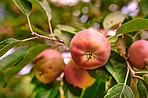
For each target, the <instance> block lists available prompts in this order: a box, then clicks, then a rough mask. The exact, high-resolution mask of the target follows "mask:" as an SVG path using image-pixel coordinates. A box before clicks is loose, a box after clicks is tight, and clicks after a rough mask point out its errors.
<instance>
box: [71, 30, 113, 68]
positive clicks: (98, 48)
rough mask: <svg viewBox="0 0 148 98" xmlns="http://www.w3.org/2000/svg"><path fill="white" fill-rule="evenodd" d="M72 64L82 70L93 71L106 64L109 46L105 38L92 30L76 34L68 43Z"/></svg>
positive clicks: (109, 50)
mask: <svg viewBox="0 0 148 98" xmlns="http://www.w3.org/2000/svg"><path fill="white" fill-rule="evenodd" d="M70 51H71V56H72V59H73V60H74V62H75V63H76V64H77V65H78V66H79V67H81V68H84V69H95V68H98V67H101V66H103V65H104V64H106V63H107V61H108V59H109V56H110V52H111V46H110V43H109V41H108V40H107V38H106V37H105V36H104V35H102V34H101V33H99V32H97V31H95V30H93V29H85V30H82V31H80V32H78V33H77V34H76V35H75V36H74V37H73V39H72V40H71V43H70Z"/></svg>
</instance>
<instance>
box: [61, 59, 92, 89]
mask: <svg viewBox="0 0 148 98" xmlns="http://www.w3.org/2000/svg"><path fill="white" fill-rule="evenodd" d="M64 74H65V79H66V81H67V82H68V83H70V84H73V85H74V86H77V87H80V88H87V87H89V86H91V85H92V84H93V83H94V82H95V79H94V78H93V77H91V76H90V75H89V73H88V71H87V70H86V69H81V68H79V67H78V66H77V65H76V64H75V63H74V61H73V60H72V59H71V60H70V61H69V62H68V63H67V64H66V67H65V70H64Z"/></svg>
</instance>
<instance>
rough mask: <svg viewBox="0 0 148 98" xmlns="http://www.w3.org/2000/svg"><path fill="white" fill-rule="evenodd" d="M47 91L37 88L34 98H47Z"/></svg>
mask: <svg viewBox="0 0 148 98" xmlns="http://www.w3.org/2000/svg"><path fill="white" fill-rule="evenodd" d="M48 95H49V91H48V90H46V89H44V88H39V89H38V90H37V92H36V95H35V98H47V97H48Z"/></svg>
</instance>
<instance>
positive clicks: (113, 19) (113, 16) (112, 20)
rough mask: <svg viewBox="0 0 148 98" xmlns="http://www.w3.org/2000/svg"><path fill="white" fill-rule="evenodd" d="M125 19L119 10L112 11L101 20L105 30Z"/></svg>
mask: <svg viewBox="0 0 148 98" xmlns="http://www.w3.org/2000/svg"><path fill="white" fill-rule="evenodd" d="M124 19H125V15H124V14H123V13H121V12H113V13H110V14H109V15H107V16H106V17H105V19H104V21H103V27H104V29H105V30H108V29H110V28H111V27H112V26H114V25H116V24H119V23H122V21H123V20H124Z"/></svg>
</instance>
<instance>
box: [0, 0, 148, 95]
mask: <svg viewBox="0 0 148 98" xmlns="http://www.w3.org/2000/svg"><path fill="white" fill-rule="evenodd" d="M130 2H131V1H130V0H91V1H90V2H82V1H79V2H78V4H76V5H73V6H69V5H63V4H59V3H53V2H51V0H8V1H5V0H3V1H0V8H2V10H3V11H4V14H3V15H4V17H2V16H1V12H0V41H1V42H0V97H2V98H10V97H16V98H17V97H20V96H21V97H22V98H26V97H31V98H34V97H35V98H102V97H104V98H110V97H112V98H117V97H120V98H124V97H127V98H147V97H148V96H147V95H148V94H147V93H148V74H146V73H148V71H146V70H144V71H143V70H139V69H136V68H134V67H131V69H130V68H129V67H130V65H129V63H128V60H127V50H128V48H129V47H130V45H131V44H132V43H133V42H135V41H136V40H141V39H144V40H148V31H147V29H148V19H147V16H148V7H147V5H148V3H147V1H146V0H141V1H140V2H136V3H138V4H139V8H138V9H139V13H138V14H137V15H136V16H134V17H133V16H131V14H129V13H127V14H123V13H122V9H121V8H123V6H125V5H128V4H129V3H130ZM1 5H2V6H1ZM3 6H5V7H6V8H4V7H3ZM112 6H113V7H112ZM115 6H116V7H117V9H116V10H114V9H113V8H114V7H115ZM84 17H85V19H84ZM28 24H29V26H28ZM86 28H94V29H96V30H98V31H100V30H103V31H104V32H109V31H110V30H113V31H114V30H115V31H116V32H115V34H114V35H113V36H112V35H110V34H109V33H107V36H106V38H107V39H108V40H109V42H110V44H111V50H112V51H111V55H110V58H109V60H108V62H107V63H106V64H105V66H103V67H100V68H97V69H93V70H88V72H89V74H90V75H91V76H92V77H93V78H95V79H96V81H95V83H94V84H93V85H92V86H90V87H88V88H78V87H74V86H73V85H72V84H69V83H68V82H67V81H66V80H65V77H64V76H63V73H62V74H61V76H60V77H58V78H57V80H55V81H54V82H52V83H48V84H44V83H41V82H40V81H39V80H37V79H36V77H35V76H34V73H33V71H32V69H31V70H30V72H29V73H28V74H25V75H22V74H21V73H20V71H21V70H23V68H25V67H26V66H27V65H28V64H31V68H32V67H33V63H34V59H35V58H36V56H37V55H38V54H39V53H41V52H42V51H43V50H45V49H47V48H52V49H56V50H58V51H60V52H61V53H65V52H67V51H68V52H69V51H70V50H69V46H70V42H71V39H72V38H73V36H74V35H75V34H76V33H77V32H78V31H80V30H82V29H86ZM100 32H101V31H100ZM101 33H103V32H101ZM31 34H32V35H31ZM103 34H104V33H103ZM33 36H35V37H33ZM65 47H66V48H65ZM10 51H12V52H11V53H10V54H8V55H7V53H8V52H10ZM28 70H29V69H28ZM26 89H27V90H26Z"/></svg>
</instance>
